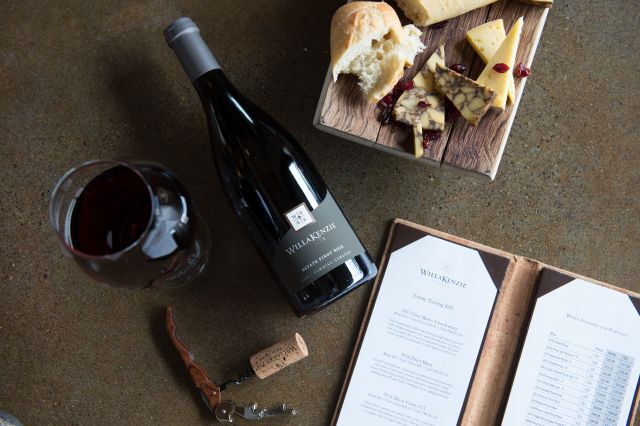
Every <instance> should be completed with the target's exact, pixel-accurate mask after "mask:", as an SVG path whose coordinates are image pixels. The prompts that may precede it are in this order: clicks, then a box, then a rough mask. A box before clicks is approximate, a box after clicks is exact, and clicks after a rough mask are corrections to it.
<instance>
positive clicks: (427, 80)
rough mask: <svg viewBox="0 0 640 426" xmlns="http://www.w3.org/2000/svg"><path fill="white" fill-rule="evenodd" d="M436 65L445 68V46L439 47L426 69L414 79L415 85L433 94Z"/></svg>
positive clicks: (430, 58)
mask: <svg viewBox="0 0 640 426" xmlns="http://www.w3.org/2000/svg"><path fill="white" fill-rule="evenodd" d="M436 64H440V65H442V66H443V67H444V45H442V46H440V47H438V48H437V49H436V51H435V52H433V54H432V55H431V56H430V57H429V59H428V60H427V63H426V64H425V65H424V67H423V68H422V69H421V70H420V71H418V73H417V74H416V76H415V77H414V78H413V84H414V85H415V86H417V87H422V88H423V89H425V90H426V91H427V92H429V93H433V74H434V73H435V72H436Z"/></svg>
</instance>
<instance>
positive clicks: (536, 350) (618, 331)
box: [502, 279, 640, 426]
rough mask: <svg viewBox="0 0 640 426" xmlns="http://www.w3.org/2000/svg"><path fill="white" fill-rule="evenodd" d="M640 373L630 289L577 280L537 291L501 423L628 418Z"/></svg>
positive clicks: (638, 322) (619, 421) (543, 424)
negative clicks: (542, 291) (611, 287)
mask: <svg viewBox="0 0 640 426" xmlns="http://www.w3.org/2000/svg"><path fill="white" fill-rule="evenodd" d="M639 376H640V316H639V315H638V311H637V310H636V309H635V307H634V306H633V304H632V303H631V300H630V299H629V296H627V295H626V294H624V293H621V292H619V291H615V290H611V289H608V288H606V287H602V286H599V285H596V284H593V283H589V282H587V281H583V280H579V279H576V280H573V281H571V282H569V283H568V284H565V285H563V286H561V287H559V288H558V289H556V290H553V291H551V292H549V293H547V294H545V295H544V296H541V297H540V298H538V300H537V302H536V306H535V308H534V312H533V316H532V318H531V323H530V325H529V331H528V333H527V337H526V340H525V344H524V347H523V349H522V355H521V356H520V361H519V363H518V369H517V371H516V376H515V379H514V382H513V386H512V389H511V393H510V395H509V401H508V403H507V408H506V411H505V416H504V419H503V422H502V424H503V425H539V426H550V425H554V426H555V425H575V426H578V425H606V426H609V425H612V426H613V425H626V424H627V421H628V418H629V413H630V410H631V405H632V403H633V398H634V394H635V392H636V387H637V385H638V377H639Z"/></svg>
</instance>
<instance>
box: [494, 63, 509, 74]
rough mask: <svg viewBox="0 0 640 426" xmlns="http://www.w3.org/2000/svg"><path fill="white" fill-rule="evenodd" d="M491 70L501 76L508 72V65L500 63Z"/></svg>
mask: <svg viewBox="0 0 640 426" xmlns="http://www.w3.org/2000/svg"><path fill="white" fill-rule="evenodd" d="M493 70H494V71H495V72H499V73H500V74H502V73H505V72H507V71H509V65H507V64H502V63H500V64H495V65H494V66H493Z"/></svg>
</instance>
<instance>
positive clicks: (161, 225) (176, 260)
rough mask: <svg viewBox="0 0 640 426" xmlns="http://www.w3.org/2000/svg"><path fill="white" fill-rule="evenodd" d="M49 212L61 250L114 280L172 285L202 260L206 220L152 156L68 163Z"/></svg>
mask: <svg viewBox="0 0 640 426" xmlns="http://www.w3.org/2000/svg"><path fill="white" fill-rule="evenodd" d="M50 216H51V222H52V224H53V227H54V230H55V231H56V232H57V233H58V235H59V237H60V239H61V241H62V244H63V247H64V250H65V253H66V254H67V255H69V256H70V257H71V258H73V259H74V260H75V261H76V263H78V265H79V266H80V267H81V268H82V269H83V270H84V271H85V272H86V273H88V274H89V275H90V276H92V277H93V278H95V279H96V280H98V281H101V282H105V283H107V284H110V285H113V286H117V287H132V288H140V287H148V286H152V285H153V286H159V287H174V286H178V285H181V284H184V283H185V282H188V281H190V280H192V279H193V278H195V277H196V276H197V275H199V274H200V273H201V272H202V270H203V269H204V266H205V264H206V260H207V255H208V248H209V237H208V230H207V229H206V225H205V224H204V222H203V221H202V220H201V219H200V218H199V216H198V214H197V213H196V210H195V207H194V205H193V202H192V201H191V198H190V197H189V194H188V192H187V191H186V189H185V188H184V186H183V185H182V184H181V183H180V182H179V181H178V179H177V178H176V177H175V175H174V174H173V173H171V172H170V171H169V170H167V169H166V168H164V167H163V166H160V165H158V164H155V163H145V162H124V161H111V160H98V161H91V162H88V163H85V164H82V165H80V166H78V167H76V168H74V169H72V170H70V171H69V172H68V173H67V174H66V175H65V176H64V177H63V178H62V179H61V180H60V182H59V183H58V185H57V186H56V189H55V190H54V194H53V196H52V202H51V211H50Z"/></svg>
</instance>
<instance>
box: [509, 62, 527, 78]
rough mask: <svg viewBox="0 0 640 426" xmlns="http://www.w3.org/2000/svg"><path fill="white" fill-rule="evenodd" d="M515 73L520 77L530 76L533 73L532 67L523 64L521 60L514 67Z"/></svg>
mask: <svg viewBox="0 0 640 426" xmlns="http://www.w3.org/2000/svg"><path fill="white" fill-rule="evenodd" d="M513 73H514V74H515V76H516V77H518V78H526V77H529V76H530V75H531V69H530V68H529V67H528V66H526V65H525V64H523V63H522V62H520V63H519V64H518V65H516V67H515V68H514V70H513Z"/></svg>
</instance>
